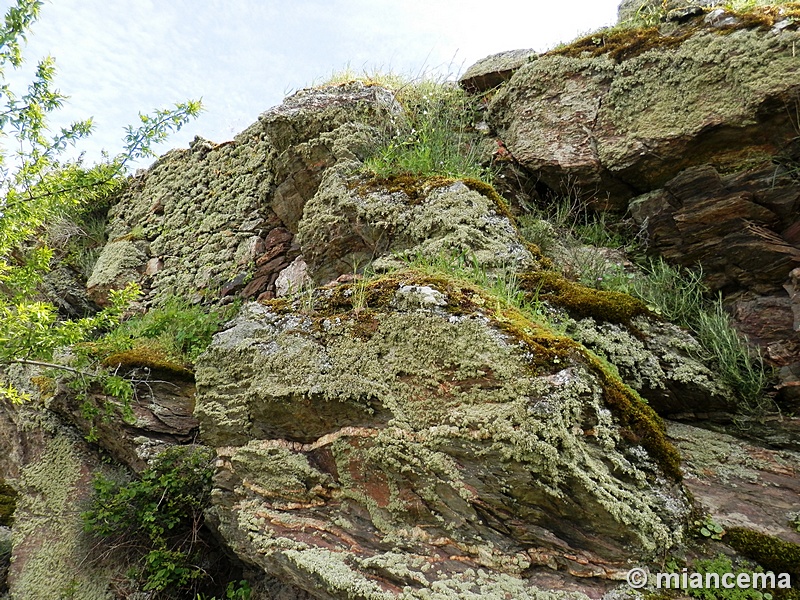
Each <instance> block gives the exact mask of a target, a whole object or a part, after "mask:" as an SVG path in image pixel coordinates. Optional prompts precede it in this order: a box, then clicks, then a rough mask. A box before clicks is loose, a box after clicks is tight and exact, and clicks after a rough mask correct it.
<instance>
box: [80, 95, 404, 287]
mask: <svg viewBox="0 0 800 600" xmlns="http://www.w3.org/2000/svg"><path fill="white" fill-rule="evenodd" d="M398 110H399V107H398V105H397V103H396V102H395V100H394V97H393V96H392V94H391V93H390V92H388V91H387V90H385V89H383V88H380V87H377V86H366V85H363V84H361V83H351V84H346V85H342V86H334V87H329V88H320V89H310V90H303V91H301V92H298V93H297V94H295V95H293V96H291V97H289V98H287V99H286V101H285V102H284V103H283V104H282V105H280V106H278V107H276V108H273V109H271V110H269V111H267V112H266V113H264V114H263V115H262V116H261V117H260V118H259V121H258V122H257V123H255V124H253V125H252V126H251V127H249V128H248V129H246V130H245V131H244V132H242V133H241V134H239V135H238V136H236V138H235V139H234V140H233V141H232V142H227V143H224V144H219V145H215V144H212V143H211V142H208V141H206V140H197V141H195V142H193V143H192V145H191V148H190V149H189V150H182V151H173V152H170V153H168V154H166V155H164V156H163V157H162V158H161V159H160V160H159V161H158V162H157V163H156V164H155V165H154V166H153V167H151V168H150V169H149V170H148V171H146V172H144V173H143V174H141V175H139V176H138V179H136V180H135V181H133V182H132V184H131V185H130V186H129V188H128V189H127V190H126V191H125V192H124V193H123V194H122V196H121V197H120V200H119V202H118V203H117V204H116V205H115V206H114V207H113V208H112V209H111V212H110V213H109V217H110V222H109V237H110V239H121V240H122V239H124V240H129V239H131V238H135V237H140V238H141V241H137V242H133V241H119V242H116V243H114V244H108V245H107V246H106V247H105V248H104V250H103V253H102V254H101V256H100V259H99V260H98V263H97V266H96V267H95V270H94V273H93V274H92V277H91V280H90V292H91V293H92V294H93V298H95V299H96V300H97V301H99V302H102V301H104V299H105V296H106V295H107V293H108V290H109V289H110V288H111V287H119V284H120V283H127V282H128V281H133V280H135V281H138V282H139V283H140V284H141V285H142V287H143V288H144V289H145V291H146V293H147V300H148V301H149V302H155V303H158V302H161V301H163V300H164V299H166V298H167V297H169V296H172V295H181V296H185V297H191V298H198V299H200V298H203V297H209V296H211V297H213V296H215V295H217V294H218V293H219V290H220V289H221V288H223V287H226V286H227V289H225V290H224V291H223V295H225V294H228V293H238V292H241V291H242V290H244V289H246V291H247V295H248V297H256V296H258V295H260V294H261V293H264V292H269V293H271V294H274V292H275V289H274V286H275V280H276V279H277V275H278V273H279V272H280V271H281V270H282V269H283V268H285V267H286V266H287V265H288V264H290V263H291V262H292V261H293V260H294V259H295V258H296V257H297V248H296V247H294V246H292V243H291V235H292V233H293V232H296V231H297V226H298V222H299V221H300V219H301V217H302V215H303V209H304V207H305V204H306V202H307V201H308V200H309V199H310V198H311V197H313V196H314V194H315V193H316V190H317V186H318V185H319V182H320V180H321V177H322V175H323V173H324V172H325V170H326V169H327V168H328V167H330V166H332V165H334V164H336V162H337V161H339V160H342V159H346V160H351V161H353V160H356V161H357V160H359V159H360V158H363V156H364V154H365V152H366V149H367V148H368V147H370V145H371V144H372V143H373V139H374V135H375V129H374V127H376V126H380V124H381V123H382V120H383V119H385V118H388V116H390V115H394V114H396V113H397V111H398ZM365 122H369V123H370V125H366V124H365ZM276 229H277V230H279V231H280V232H284V233H288V234H289V238H288V239H284V237H285V236H284V235H283V234H281V235H280V236H277V237H281V239H280V240H277V237H276V234H272V233H271V232H272V231H274V230H276ZM134 247H135V248H136V251H134ZM270 252H271V253H272V256H270V258H264V253H270ZM276 258H281V260H280V261H279V262H278V263H274V264H273V265H272V268H270V269H268V270H266V271H264V272H260V273H255V272H254V271H255V270H256V265H258V260H263V263H266V262H267V261H269V260H272V259H276ZM283 263H285V264H283ZM258 266H259V267H260V266H262V265H258ZM141 273H144V276H142V275H141ZM237 277H245V278H247V279H248V280H250V282H251V283H250V285H249V287H247V288H245V287H244V286H237V285H230V284H231V282H233V281H235V280H236V279H237Z"/></svg>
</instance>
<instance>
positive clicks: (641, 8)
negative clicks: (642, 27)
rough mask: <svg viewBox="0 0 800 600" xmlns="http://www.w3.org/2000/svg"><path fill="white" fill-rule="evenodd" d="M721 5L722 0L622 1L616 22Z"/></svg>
mask: <svg viewBox="0 0 800 600" xmlns="http://www.w3.org/2000/svg"><path fill="white" fill-rule="evenodd" d="M723 3H724V2H723V0H666V1H664V0H622V2H620V4H619V7H618V8H617V21H618V22H619V23H624V22H626V21H633V20H636V19H637V18H638V19H643V18H647V17H651V16H652V15H657V14H660V13H665V14H670V13H673V14H674V12H673V11H680V10H686V9H689V8H707V7H714V6H719V5H720V4H723Z"/></svg>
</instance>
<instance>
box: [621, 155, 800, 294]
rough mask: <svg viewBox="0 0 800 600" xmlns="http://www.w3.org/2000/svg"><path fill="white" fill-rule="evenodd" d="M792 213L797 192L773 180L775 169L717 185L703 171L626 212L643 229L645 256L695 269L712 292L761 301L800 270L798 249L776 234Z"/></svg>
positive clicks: (718, 179) (799, 201)
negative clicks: (756, 296) (745, 293)
mask: <svg viewBox="0 0 800 600" xmlns="http://www.w3.org/2000/svg"><path fill="white" fill-rule="evenodd" d="M776 184H777V185H776ZM798 207H800V185H798V184H797V183H796V182H794V181H792V180H788V179H783V180H782V179H777V180H776V171H775V167H774V166H768V167H764V168H763V169H759V170H756V171H748V172H746V173H744V174H733V175H728V176H724V177H723V176H720V175H719V173H718V172H717V170H716V169H714V167H712V166H710V165H704V166H698V167H693V168H691V169H687V170H685V171H683V172H682V173H681V174H680V175H678V176H677V177H675V178H673V179H672V180H670V181H668V182H667V183H666V184H665V185H664V188H663V189H662V190H661V191H659V192H653V193H651V194H648V195H647V196H646V197H644V198H642V199H641V200H638V201H634V203H633V205H632V209H631V212H632V214H633V215H634V218H635V219H636V221H637V222H638V223H639V224H641V225H642V226H644V227H645V228H646V230H647V232H648V244H649V249H650V250H651V251H653V252H657V253H658V254H660V255H661V256H663V257H664V258H666V259H668V260H669V261H670V262H674V263H678V264H681V265H684V266H686V267H693V266H695V265H700V266H701V267H702V268H703V272H704V275H705V278H704V279H705V281H706V283H707V284H708V285H709V286H710V287H711V288H712V289H713V290H719V289H727V290H730V289H741V288H747V289H751V290H754V291H757V292H761V293H764V292H773V291H775V290H776V289H780V288H781V287H782V286H783V284H784V282H785V281H786V280H787V279H788V277H789V273H790V272H791V271H792V270H793V269H794V268H796V267H797V266H798V265H800V249H798V247H797V246H795V245H794V244H791V243H790V242H788V241H787V240H785V239H783V238H782V237H781V235H780V233H779V232H780V231H781V230H783V229H784V228H785V227H786V226H788V224H789V223H791V222H793V220H794V219H795V218H796V214H797V210H798ZM781 291H782V290H781Z"/></svg>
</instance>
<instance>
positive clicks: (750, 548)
mask: <svg viewBox="0 0 800 600" xmlns="http://www.w3.org/2000/svg"><path fill="white" fill-rule="evenodd" d="M723 540H724V541H725V543H726V544H728V545H729V546H730V547H731V548H733V549H734V550H736V551H737V552H739V553H741V554H743V555H744V556H746V557H747V558H751V559H753V560H754V561H756V562H757V563H758V564H760V565H761V566H762V567H764V568H765V569H767V570H769V571H773V572H775V573H791V574H792V575H793V576H794V577H795V578H796V577H800V545H798V544H793V543H792V542H785V541H783V540H781V539H778V538H776V537H773V536H771V535H766V534H764V533H759V532H757V531H753V530H752V529H744V528H742V527H734V528H731V529H728V530H727V531H726V533H725V537H724V538H723Z"/></svg>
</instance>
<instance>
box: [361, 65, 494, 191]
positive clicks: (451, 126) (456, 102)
mask: <svg viewBox="0 0 800 600" xmlns="http://www.w3.org/2000/svg"><path fill="white" fill-rule="evenodd" d="M374 81H375V82H376V84H381V85H384V86H385V87H388V88H389V89H391V90H392V91H393V92H394V94H395V97H396V99H397V101H398V102H399V104H400V106H401V107H402V109H403V113H402V115H401V116H398V117H396V118H395V119H393V121H392V122H391V123H390V124H389V126H388V127H387V128H386V130H385V131H384V133H383V136H382V138H381V139H379V140H378V142H377V144H376V146H375V149H374V151H373V153H372V155H371V156H370V157H369V158H367V160H366V165H365V168H366V169H367V170H368V171H370V172H372V173H374V174H375V175H376V176H377V177H379V178H384V179H385V178H388V177H391V176H396V175H416V176H423V177H428V176H433V175H441V176H444V177H453V178H471V179H475V180H484V181H490V180H491V173H490V171H489V170H488V169H487V168H486V167H485V166H484V165H483V163H482V157H483V152H482V149H481V136H480V135H479V134H478V132H477V131H476V129H475V123H477V122H478V121H480V120H481V116H480V105H479V100H477V99H476V98H474V97H471V96H469V94H467V93H466V92H465V91H464V90H462V89H461V88H460V87H459V86H458V85H457V84H456V83H455V82H453V81H446V80H434V79H430V78H425V77H423V78H417V79H414V80H409V79H405V80H404V79H403V78H401V77H397V76H384V77H381V78H375V79H374Z"/></svg>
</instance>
